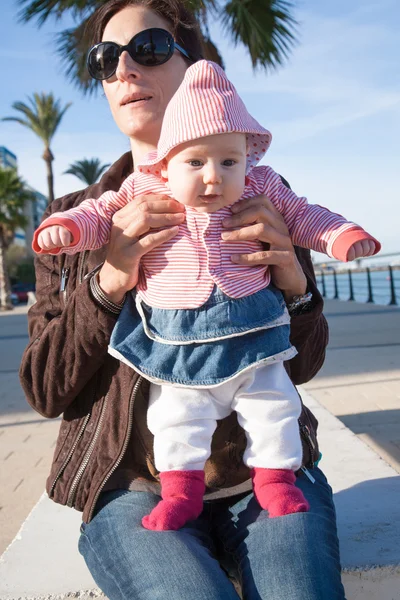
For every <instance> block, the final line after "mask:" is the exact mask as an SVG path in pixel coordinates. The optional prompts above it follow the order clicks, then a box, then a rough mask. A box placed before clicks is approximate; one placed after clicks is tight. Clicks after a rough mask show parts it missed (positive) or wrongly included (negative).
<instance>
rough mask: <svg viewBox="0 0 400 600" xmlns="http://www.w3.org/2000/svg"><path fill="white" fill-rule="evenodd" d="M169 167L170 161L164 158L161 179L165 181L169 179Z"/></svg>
mask: <svg viewBox="0 0 400 600" xmlns="http://www.w3.org/2000/svg"><path fill="white" fill-rule="evenodd" d="M167 167H168V163H167V160H166V159H165V158H164V159H163V160H162V161H161V179H162V180H163V181H168V169H167Z"/></svg>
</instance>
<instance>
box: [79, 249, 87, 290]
mask: <svg viewBox="0 0 400 600" xmlns="http://www.w3.org/2000/svg"><path fill="white" fill-rule="evenodd" d="M88 252H89V251H88V250H84V251H83V253H82V260H81V264H80V265H79V271H78V283H82V281H83V269H84V267H85V262H86V257H87V254H88Z"/></svg>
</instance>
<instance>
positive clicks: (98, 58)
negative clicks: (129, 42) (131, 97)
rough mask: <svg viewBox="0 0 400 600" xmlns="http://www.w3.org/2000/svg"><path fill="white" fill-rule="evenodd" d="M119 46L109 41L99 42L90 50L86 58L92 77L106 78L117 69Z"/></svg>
mask: <svg viewBox="0 0 400 600" xmlns="http://www.w3.org/2000/svg"><path fill="white" fill-rule="evenodd" d="M118 60H119V47H118V46H117V45H116V44H111V43H110V42H104V43H102V44H99V45H98V46H97V47H96V48H93V49H92V50H91V51H90V54H89V58H88V69H89V73H90V75H91V76H92V77H94V79H107V78H108V77H111V75H113V74H114V73H115V71H116V69H117V66H118Z"/></svg>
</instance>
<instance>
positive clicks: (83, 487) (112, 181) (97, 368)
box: [20, 153, 328, 521]
mask: <svg viewBox="0 0 400 600" xmlns="http://www.w3.org/2000/svg"><path fill="white" fill-rule="evenodd" d="M131 170H132V159H131V155H130V153H127V154H125V155H124V156H122V157H121V158H120V160H119V161H117V162H116V163H115V164H114V165H113V166H112V167H111V168H110V169H109V170H108V172H107V173H105V175H104V176H103V177H102V179H101V181H100V183H98V184H95V185H92V186H90V187H88V188H87V189H85V190H83V191H80V192H76V193H74V194H70V195H68V196H65V197H63V198H61V199H59V200H56V201H55V202H53V204H52V205H51V207H50V208H49V209H48V211H47V213H46V216H48V215H49V214H51V213H52V212H55V211H59V210H66V209H68V208H72V207H73V206H76V205H78V204H79V203H80V202H82V200H84V199H85V198H90V197H94V198H97V197H99V196H100V195H101V194H102V193H103V192H104V191H106V190H109V189H112V190H118V189H119V187H120V185H121V183H122V181H123V180H124V179H125V178H126V177H127V175H128V174H129V173H130V172H131ZM105 252H106V251H105V249H104V248H101V249H99V250H95V251H91V252H82V253H81V254H78V255H74V256H66V255H61V256H57V257H52V256H48V255H47V256H46V255H42V256H38V257H37V258H36V277H37V285H36V290H37V291H36V295H37V302H36V304H35V305H34V306H32V308H31V309H30V310H29V336H30V343H29V346H28V347H27V348H26V350H25V352H24V355H23V358H22V363H21V367H20V378H21V384H22V387H23V388H24V391H25V393H26V396H27V399H28V402H29V403H30V405H31V406H32V407H33V408H34V409H35V410H36V411H37V412H38V413H40V414H41V415H43V416H45V417H48V418H55V417H58V416H59V415H61V414H63V420H62V423H61V427H60V433H59V436H58V441H57V445H56V449H55V452H54V458H53V464H52V468H51V473H50V476H49V478H48V480H47V492H48V494H49V496H50V497H51V498H52V499H53V500H54V501H55V502H59V503H61V504H67V505H68V506H73V507H75V508H76V509H77V510H80V511H83V519H84V521H89V520H90V519H91V517H92V514H93V509H94V506H95V503H96V500H97V498H98V497H99V494H100V492H101V490H102V489H103V488H104V486H105V485H106V484H107V482H109V481H110V477H115V474H116V473H117V474H118V473H119V472H120V471H122V470H123V471H124V473H125V474H126V473H127V471H128V472H129V479H130V480H135V481H136V482H141V481H143V482H146V481H153V482H155V481H157V471H156V469H155V467H154V461H153V440H152V435H151V433H150V432H149V430H148V429H147V426H146V410H147V402H148V383H147V382H146V381H145V380H143V379H142V378H141V377H138V375H137V374H136V373H135V372H134V371H133V370H132V369H130V368H129V367H128V366H126V365H124V364H122V363H120V362H119V361H117V360H116V359H114V358H112V357H111V356H110V355H109V354H108V353H107V347H108V342H109V340H110V336H111V332H112V329H113V327H114V324H115V320H116V317H115V315H112V314H111V313H109V312H108V311H107V310H105V309H104V308H103V307H102V306H101V305H100V304H98V303H97V302H96V301H95V299H94V298H93V296H92V294H91V291H90V285H89V284H90V276H91V272H92V271H93V270H94V269H95V268H96V266H98V265H99V264H101V263H102V262H103V261H104V258H105ZM296 252H297V255H298V258H299V260H300V262H301V265H302V267H303V270H304V272H305V274H306V276H307V279H308V283H309V289H310V291H312V293H313V302H314V308H313V310H312V311H311V312H309V313H306V314H303V315H300V316H297V317H294V318H293V319H292V324H291V340H292V343H293V344H294V345H295V346H296V348H297V350H298V352H299V354H298V355H297V356H296V357H295V358H293V359H292V360H291V361H290V362H289V363H286V364H287V368H288V372H289V374H290V377H291V379H292V380H293V382H294V383H295V384H301V383H304V382H306V381H309V380H310V379H311V378H312V377H313V376H314V375H315V374H316V373H317V371H318V370H319V369H320V368H321V366H322V363H323V361H324V357H325V348H326V345H327V342H328V328H327V324H326V321H325V318H324V317H323V315H322V305H323V302H322V298H321V296H320V294H319V292H318V290H317V289H316V286H315V283H314V273H313V269H312V264H311V260H310V254H309V252H308V251H306V250H302V249H296ZM299 421H300V430H301V434H302V440H303V450H304V460H303V462H304V464H305V465H312V463H313V461H314V460H316V457H317V455H318V446H317V442H316V428H317V422H316V419H315V418H314V417H313V415H312V414H311V413H310V411H308V409H303V412H302V415H301V417H300V420H299ZM245 445H246V438H245V435H244V431H243V430H242V429H241V427H240V426H239V425H238V423H237V419H236V414H235V413H232V415H230V416H229V417H228V418H226V419H224V420H222V421H220V422H219V423H218V427H217V430H216V432H215V434H214V437H213V440H212V454H211V457H210V459H209V460H208V461H207V464H206V468H205V470H206V482H207V488H208V491H211V492H213V491H216V490H222V491H223V490H225V494H226V493H227V494H229V493H233V492H229V489H228V490H227V488H231V487H234V486H237V485H239V484H241V483H243V482H244V481H246V480H248V478H249V471H248V469H247V467H246V466H245V465H244V464H243V462H242V455H243V451H244V449H245ZM117 469H118V471H117ZM221 493H222V492H221ZM217 495H218V494H217Z"/></svg>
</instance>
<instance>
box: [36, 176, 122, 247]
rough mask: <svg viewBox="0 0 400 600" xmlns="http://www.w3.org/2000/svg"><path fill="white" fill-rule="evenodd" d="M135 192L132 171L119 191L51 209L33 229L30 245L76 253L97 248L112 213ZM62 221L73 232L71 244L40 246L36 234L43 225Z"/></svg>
mask: <svg viewBox="0 0 400 600" xmlns="http://www.w3.org/2000/svg"><path fill="white" fill-rule="evenodd" d="M133 194H134V174H132V175H130V176H129V177H127V179H125V181H124V183H123V184H122V186H121V187H120V189H119V190H118V192H114V191H107V192H105V193H104V194H102V195H101V196H100V198H98V199H93V198H89V199H87V200H84V201H83V202H82V203H81V204H79V206H76V207H74V208H72V209H70V210H66V211H65V212H60V213H54V214H53V215H51V216H50V217H48V218H47V219H45V220H44V221H43V223H41V225H40V227H39V228H38V229H37V230H36V231H35V234H34V238H33V242H32V247H33V249H34V251H35V252H37V253H39V254H61V253H65V254H76V253H78V252H82V251H83V250H96V249H97V248H100V247H101V246H103V245H104V244H107V242H108V241H109V237H110V232H111V226H112V217H113V215H114V213H116V212H117V211H118V210H120V209H121V208H123V207H124V206H125V205H126V204H127V203H128V202H129V201H130V200H131V199H132V198H133ZM52 225H61V226H63V227H65V228H66V229H68V230H69V231H70V232H71V234H72V238H73V240H72V245H71V246H68V247H65V248H53V249H52V250H49V251H46V250H42V249H41V248H40V247H39V245H38V235H39V233H40V232H41V231H43V229H45V228H46V227H51V226H52Z"/></svg>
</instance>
